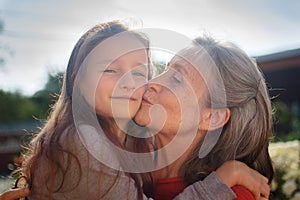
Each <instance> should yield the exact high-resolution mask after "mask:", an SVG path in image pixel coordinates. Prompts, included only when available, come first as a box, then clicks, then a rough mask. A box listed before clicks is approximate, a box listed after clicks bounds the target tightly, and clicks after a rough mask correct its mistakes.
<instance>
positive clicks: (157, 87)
mask: <svg viewBox="0 0 300 200" xmlns="http://www.w3.org/2000/svg"><path fill="white" fill-rule="evenodd" d="M162 87H163V86H162V85H161V84H160V83H158V82H156V81H155V79H153V80H151V81H149V82H148V84H147V88H148V90H149V91H153V92H156V93H159V92H160V91H161V89H162Z"/></svg>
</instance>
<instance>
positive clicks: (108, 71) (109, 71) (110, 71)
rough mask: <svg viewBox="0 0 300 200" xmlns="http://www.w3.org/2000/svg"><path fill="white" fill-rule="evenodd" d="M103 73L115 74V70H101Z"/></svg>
mask: <svg viewBox="0 0 300 200" xmlns="http://www.w3.org/2000/svg"><path fill="white" fill-rule="evenodd" d="M103 72H105V73H116V72H117V70H115V69H105V70H103Z"/></svg>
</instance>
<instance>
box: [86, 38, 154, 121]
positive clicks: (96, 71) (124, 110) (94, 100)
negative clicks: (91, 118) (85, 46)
mask: <svg viewBox="0 0 300 200" xmlns="http://www.w3.org/2000/svg"><path fill="white" fill-rule="evenodd" d="M147 55H148V54H147V51H146V49H145V46H144V45H143V44H142V43H141V42H139V41H138V40H137V39H136V38H133V37H132V36H130V35H126V34H125V35H121V36H118V37H112V38H108V39H106V40H104V41H103V42H101V43H100V44H99V45H98V46H97V47H96V48H95V49H94V50H93V51H92V52H91V53H90V54H89V56H88V57H87V59H86V62H85V66H86V68H85V71H84V72H83V76H84V77H85V78H84V80H83V83H84V84H82V86H81V93H83V95H84V96H85V97H86V99H87V101H88V102H89V103H90V104H91V105H94V107H95V110H96V113H97V114H98V115H100V116H102V117H109V118H115V119H131V118H133V116H134V115H135V114H136V112H137V110H138V109H139V107H140V104H141V101H142V96H143V94H144V92H145V89H144V85H145V84H146V83H147V77H148V56H147Z"/></svg>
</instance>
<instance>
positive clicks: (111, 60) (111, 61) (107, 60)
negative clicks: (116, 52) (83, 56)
mask: <svg viewBox="0 0 300 200" xmlns="http://www.w3.org/2000/svg"><path fill="white" fill-rule="evenodd" d="M114 61H115V60H114V59H103V60H100V61H98V62H97V63H96V64H111V63H113V62H114Z"/></svg>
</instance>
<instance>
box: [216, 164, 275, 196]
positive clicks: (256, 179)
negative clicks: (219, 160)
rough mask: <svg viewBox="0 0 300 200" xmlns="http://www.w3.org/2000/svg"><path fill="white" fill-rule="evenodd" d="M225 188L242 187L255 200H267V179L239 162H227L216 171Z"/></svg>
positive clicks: (268, 193) (268, 192) (268, 190)
mask: <svg viewBox="0 0 300 200" xmlns="http://www.w3.org/2000/svg"><path fill="white" fill-rule="evenodd" d="M216 172H217V174H218V175H219V177H220V178H221V180H222V181H223V183H225V184H226V185H227V186H229V187H232V186H234V185H242V186H244V187H245V188H247V189H248V190H250V191H251V192H252V194H253V195H254V197H255V199H256V200H262V199H268V198H269V195H270V187H269V185H268V179H267V178H266V177H264V176H263V175H261V174H260V173H258V172H257V171H256V170H253V169H251V168H250V167H248V166H247V165H246V164H244V163H242V162H239V161H234V160H231V161H227V162H225V163H224V164H223V165H222V166H221V167H219V168H218V169H217V170H216Z"/></svg>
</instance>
